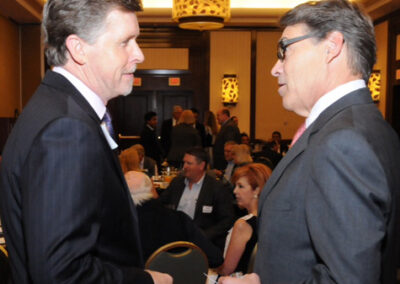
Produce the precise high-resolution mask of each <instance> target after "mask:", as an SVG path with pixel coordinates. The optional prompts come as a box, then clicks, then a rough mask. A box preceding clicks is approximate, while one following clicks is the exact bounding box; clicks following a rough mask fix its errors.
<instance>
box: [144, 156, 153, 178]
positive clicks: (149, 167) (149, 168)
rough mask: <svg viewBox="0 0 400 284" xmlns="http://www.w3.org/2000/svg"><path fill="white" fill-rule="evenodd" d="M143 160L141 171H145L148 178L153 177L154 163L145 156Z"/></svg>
mask: <svg viewBox="0 0 400 284" xmlns="http://www.w3.org/2000/svg"><path fill="white" fill-rule="evenodd" d="M143 159H144V161H143V169H145V170H147V173H148V175H149V176H150V177H152V176H154V174H155V172H154V166H155V165H156V161H155V160H154V159H152V158H150V157H147V156H145V157H144V158H143Z"/></svg>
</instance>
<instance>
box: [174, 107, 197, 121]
mask: <svg viewBox="0 0 400 284" xmlns="http://www.w3.org/2000/svg"><path fill="white" fill-rule="evenodd" d="M195 122H196V119H195V118H194V115H193V112H192V111H191V110H188V109H186V110H184V111H183V112H182V114H181V116H180V118H179V121H178V124H181V123H185V124H194V123H195Z"/></svg>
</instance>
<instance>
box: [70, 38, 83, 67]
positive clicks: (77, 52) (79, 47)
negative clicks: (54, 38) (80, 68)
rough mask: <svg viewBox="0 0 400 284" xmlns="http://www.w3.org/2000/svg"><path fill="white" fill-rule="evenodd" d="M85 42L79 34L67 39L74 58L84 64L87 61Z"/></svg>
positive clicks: (71, 55)
mask: <svg viewBox="0 0 400 284" xmlns="http://www.w3.org/2000/svg"><path fill="white" fill-rule="evenodd" d="M85 44H86V43H85V42H84V41H83V40H82V39H81V38H80V37H79V36H77V35H75V34H72V35H69V36H68V37H67V39H66V40H65V45H66V47H67V50H68V53H69V55H70V57H71V59H72V60H74V61H75V62H76V63H78V64H80V65H83V64H85V63H86V53H85V48H84V46H85Z"/></svg>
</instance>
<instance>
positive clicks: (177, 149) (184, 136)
mask: <svg viewBox="0 0 400 284" xmlns="http://www.w3.org/2000/svg"><path fill="white" fill-rule="evenodd" d="M195 146H199V147H200V146H201V139H200V135H199V132H198V131H197V130H196V129H195V128H193V126H192V125H188V124H184V123H181V124H178V125H176V126H174V127H173V128H172V132H171V147H170V149H169V153H168V156H167V160H168V162H170V161H171V162H175V163H176V164H180V163H181V161H182V158H183V155H184V154H185V152H186V150H188V149H190V148H192V147H195Z"/></svg>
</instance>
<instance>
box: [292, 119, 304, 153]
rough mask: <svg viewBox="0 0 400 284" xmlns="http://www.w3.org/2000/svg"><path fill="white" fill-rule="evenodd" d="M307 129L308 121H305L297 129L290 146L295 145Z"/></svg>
mask: <svg viewBox="0 0 400 284" xmlns="http://www.w3.org/2000/svg"><path fill="white" fill-rule="evenodd" d="M304 131H306V123H305V122H303V123H302V124H301V125H300V127H299V129H297V131H296V133H295V134H294V136H293V140H292V143H290V146H289V147H293V145H294V143H296V141H297V140H299V138H300V137H301V135H302V134H303V132H304Z"/></svg>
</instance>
